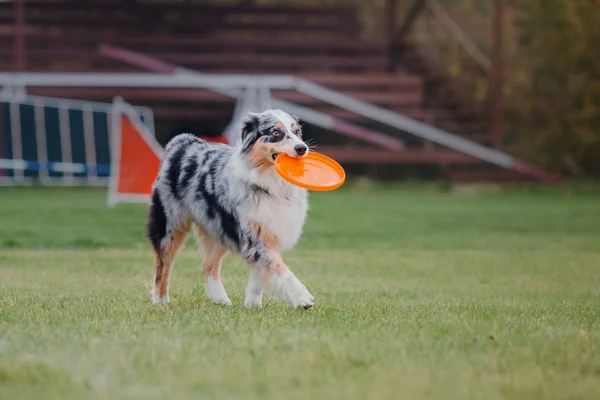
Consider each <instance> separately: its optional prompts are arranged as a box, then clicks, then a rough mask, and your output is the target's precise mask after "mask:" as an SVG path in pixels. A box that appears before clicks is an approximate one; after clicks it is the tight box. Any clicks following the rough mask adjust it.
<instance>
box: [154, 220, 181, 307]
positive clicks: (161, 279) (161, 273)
mask: <svg viewBox="0 0 600 400" xmlns="http://www.w3.org/2000/svg"><path fill="white" fill-rule="evenodd" d="M188 233H189V224H186V225H184V226H181V227H180V228H178V229H175V230H173V232H171V237H170V239H169V241H168V242H167V243H165V244H164V245H163V247H162V248H161V250H160V252H159V253H158V254H156V256H155V259H154V262H155V266H156V275H155V278H154V285H155V288H156V293H157V294H158V295H159V296H160V297H161V298H162V297H164V296H165V295H166V294H167V288H168V287H169V276H170V275H171V270H172V269H173V261H174V259H175V256H176V255H177V252H179V249H181V246H182V245H183V243H184V242H185V238H186V237H187V235H188Z"/></svg>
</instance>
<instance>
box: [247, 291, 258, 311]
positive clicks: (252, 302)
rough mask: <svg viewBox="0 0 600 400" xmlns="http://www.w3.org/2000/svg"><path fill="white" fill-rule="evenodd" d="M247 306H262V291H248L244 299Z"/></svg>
mask: <svg viewBox="0 0 600 400" xmlns="http://www.w3.org/2000/svg"><path fill="white" fill-rule="evenodd" d="M244 307H246V308H262V293H260V294H258V293H248V294H246V298H245V299H244Z"/></svg>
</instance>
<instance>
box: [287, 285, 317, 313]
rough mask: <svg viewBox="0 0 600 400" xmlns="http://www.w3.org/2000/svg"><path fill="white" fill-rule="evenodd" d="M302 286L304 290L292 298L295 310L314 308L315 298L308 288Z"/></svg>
mask: <svg viewBox="0 0 600 400" xmlns="http://www.w3.org/2000/svg"><path fill="white" fill-rule="evenodd" d="M302 286H303V287H302V289H303V290H302V291H300V292H299V293H297V294H296V295H295V296H293V297H292V305H293V306H294V308H301V309H304V310H308V309H309V308H312V307H313V305H314V300H315V296H313V295H312V294H310V292H309V291H308V289H307V288H306V286H304V285H302Z"/></svg>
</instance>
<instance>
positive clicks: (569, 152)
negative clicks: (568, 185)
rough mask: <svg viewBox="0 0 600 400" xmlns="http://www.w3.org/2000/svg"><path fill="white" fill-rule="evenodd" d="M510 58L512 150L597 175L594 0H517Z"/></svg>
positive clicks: (599, 34) (599, 55) (598, 76)
mask: <svg viewBox="0 0 600 400" xmlns="http://www.w3.org/2000/svg"><path fill="white" fill-rule="evenodd" d="M515 3H516V4H515V7H516V8H517V9H518V10H519V11H520V13H519V18H518V19H517V22H516V23H517V28H518V32H519V47H518V53H519V54H518V57H517V59H516V65H507V66H506V71H507V77H508V78H509V80H508V85H509V86H510V89H511V90H510V95H509V96H508V98H507V108H508V112H509V115H510V116H512V119H511V121H510V124H509V127H510V128H511V130H512V131H513V132H514V136H513V144H514V149H515V150H516V151H518V152H520V153H522V154H523V155H525V156H526V157H527V158H529V159H533V160H535V161H538V162H540V163H542V164H544V165H546V166H548V167H551V168H554V169H556V170H562V171H563V172H570V173H573V174H587V175H591V174H593V175H596V176H600V4H599V2H597V1H589V0H533V1H532V0H520V1H517V2H515Z"/></svg>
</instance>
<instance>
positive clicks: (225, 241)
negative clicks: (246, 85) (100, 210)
mask: <svg viewBox="0 0 600 400" xmlns="http://www.w3.org/2000/svg"><path fill="white" fill-rule="evenodd" d="M308 151H309V148H308V146H307V145H306V143H304V141H303V140H302V130H301V127H300V124H299V122H298V120H297V119H296V118H294V117H292V116H291V115H289V114H287V113H285V112H283V111H281V110H268V111H265V112H262V113H250V114H249V115H248V116H247V117H246V119H245V120H244V124H243V130H242V140H241V143H240V144H239V145H237V146H229V145H225V144H220V143H209V142H206V141H203V140H200V139H198V138H196V137H195V136H193V135H191V134H186V133H183V134H179V135H177V136H175V137H174V138H173V139H171V140H170V141H169V143H168V144H167V146H166V148H165V156H164V159H163V160H162V162H161V165H160V170H159V173H158V176H157V178H156V180H155V182H154V185H153V189H152V198H151V203H150V207H149V212H148V221H147V224H146V234H147V237H148V239H149V241H150V243H151V244H152V247H153V248H154V251H155V253H156V254H155V268H156V270H155V275H154V282H153V283H154V287H153V289H152V301H153V302H154V303H162V302H168V301H169V275H170V274H171V271H172V269H173V261H174V259H175V256H176V255H177V252H178V251H179V250H180V248H181V247H182V245H183V243H184V242H185V239H186V238H187V236H188V233H189V232H190V231H191V230H193V231H194V233H195V234H196V237H197V238H198V240H199V242H200V243H201V244H202V247H203V249H204V262H203V269H204V275H205V278H206V294H207V296H208V297H209V298H210V299H211V300H212V301H213V302H214V303H217V304H224V305H231V300H230V299H229V297H228V296H227V293H226V291H225V288H224V287H223V284H222V283H221V260H222V259H223V257H224V256H225V255H226V254H227V253H228V252H230V251H231V252H233V253H235V254H239V255H241V256H242V257H243V258H244V260H245V261H246V263H247V264H248V266H249V269H250V271H249V278H248V285H247V287H246V294H245V300H244V306H246V307H259V308H260V307H262V297H263V292H267V293H269V294H271V295H273V296H274V297H278V298H281V299H284V300H286V301H289V302H290V303H291V304H292V305H293V306H294V307H296V308H305V309H306V308H311V307H312V306H313V301H314V297H313V296H312V295H311V294H310V292H309V291H308V289H307V288H306V286H304V285H303V284H302V283H301V282H300V280H298V278H297V277H296V275H294V273H293V272H292V271H291V270H290V269H289V267H288V266H287V265H286V264H285V263H284V262H283V259H282V256H281V255H282V253H283V252H285V251H286V250H289V249H291V248H292V247H293V246H294V245H295V244H296V242H297V241H298V239H299V238H300V235H301V233H302V227H303V225H304V221H305V219H306V213H307V209H308V195H307V191H306V190H305V189H302V188H299V187H297V186H294V185H291V184H290V183H288V182H286V181H285V180H283V179H282V178H281V177H280V176H279V175H278V174H277V173H276V171H275V168H274V162H275V158H276V157H277V156H278V155H279V154H280V153H286V154H288V155H290V156H292V157H304V156H305V155H306V154H307V153H308Z"/></svg>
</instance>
